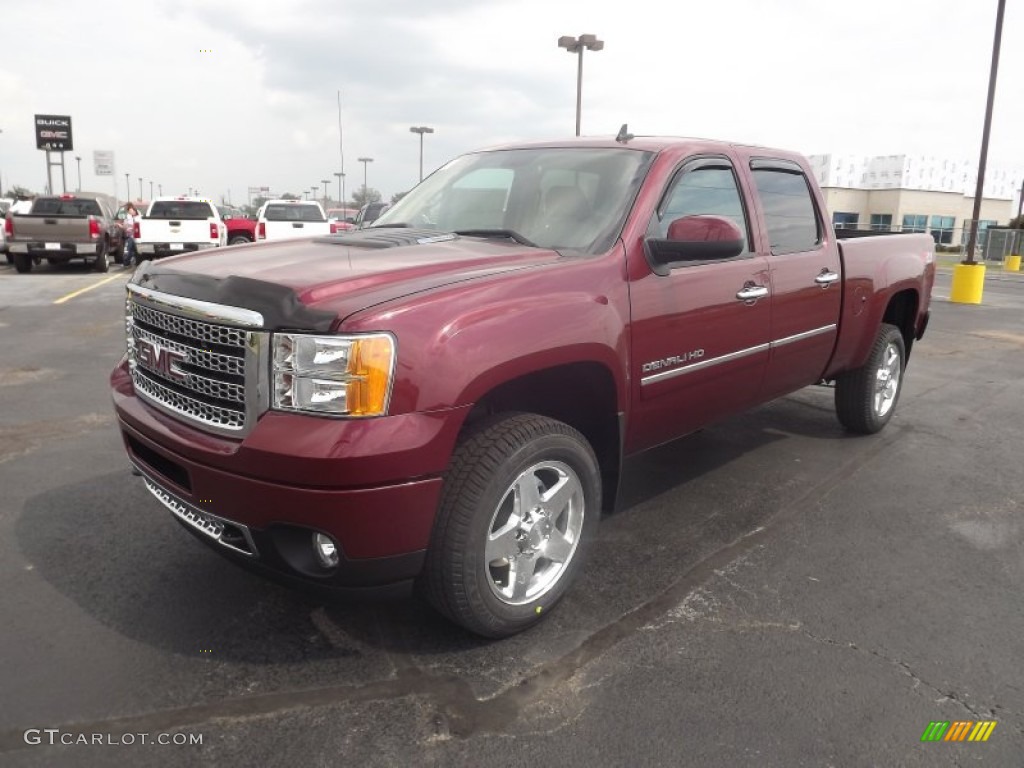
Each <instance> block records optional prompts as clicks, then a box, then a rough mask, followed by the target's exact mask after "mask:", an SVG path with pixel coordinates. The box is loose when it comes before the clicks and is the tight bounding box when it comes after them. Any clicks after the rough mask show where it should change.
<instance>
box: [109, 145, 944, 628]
mask: <svg viewBox="0 0 1024 768" xmlns="http://www.w3.org/2000/svg"><path fill="white" fill-rule="evenodd" d="M824 214H825V206H824V203H823V201H822V198H821V194H820V192H819V190H818V188H817V186H816V185H815V183H814V181H813V176H812V175H811V173H810V172H809V168H808V165H807V163H806V161H805V160H804V159H803V158H802V157H800V156H798V155H795V154H792V153H789V152H781V151H777V150H771V149H763V148H757V147H747V146H737V145H734V144H726V143H718V142H710V141H703V140H687V139H674V138H632V137H623V138H621V139H616V140H612V139H607V140H597V139H577V140H569V141H565V142H555V143H540V144H527V145H517V146H510V147H505V148H501V149H497V150H489V151H484V152H477V153H471V154H468V155H465V156H463V157H460V158H457V159H455V160H453V161H452V162H450V163H448V164H447V165H446V166H444V168H442V169H441V170H439V171H437V172H436V173H434V174H433V175H432V176H430V178H428V179H426V180H425V181H424V182H423V183H422V184H420V185H419V186H417V187H416V188H415V189H414V190H413V191H412V192H410V193H409V194H408V195H407V196H406V197H404V198H403V199H402V200H401V201H400V202H399V203H397V204H396V205H395V206H394V207H393V208H391V209H390V210H389V211H388V212H387V213H386V214H385V215H384V216H382V217H381V218H380V219H379V220H378V221H377V222H375V223H374V226H372V227H370V228H368V229H365V230H361V231H356V232H352V233H347V234H342V235H336V236H324V237H321V238H319V239H310V240H305V241H286V242H281V243H266V244H262V245H253V246H244V247H242V249H241V250H237V251H236V249H229V250H226V251H225V250H223V249H219V250H215V251H207V252H203V253H197V254H190V255H184V256H180V257H173V258H169V259H163V260H161V261H160V262H158V263H157V262H152V263H149V262H145V263H143V264H142V265H141V266H140V267H139V268H138V269H137V271H136V272H135V274H134V276H133V278H132V280H131V282H130V283H129V285H128V296H127V354H126V355H125V357H124V359H123V360H122V361H121V363H120V364H119V365H118V366H117V368H116V369H115V370H114V372H113V374H112V376H111V386H112V390H113V399H114V405H115V408H116V411H117V417H118V419H119V422H120V428H121V431H122V433H123V437H124V444H125V447H126V449H127V451H128V455H129V457H130V461H131V463H132V464H133V466H134V468H135V471H136V472H137V473H138V474H141V475H142V476H143V478H144V481H145V483H146V485H147V487H148V488H149V490H150V491H151V492H152V493H153V495H154V496H155V497H156V498H157V499H159V501H160V502H162V503H163V504H164V505H165V506H166V507H167V508H168V509H169V510H170V511H171V512H172V513H173V514H174V516H175V517H176V518H177V519H178V520H179V521H180V522H181V523H182V524H184V525H185V526H186V527H187V528H188V529H189V530H190V531H191V532H193V533H194V534H195V535H196V536H198V537H199V538H201V539H203V540H204V541H206V542H208V543H210V544H211V546H213V547H214V548H215V549H217V550H218V551H219V552H221V553H222V554H223V555H225V556H228V557H230V558H232V559H233V560H235V561H236V562H238V563H240V564H242V565H246V566H250V567H251V568H254V569H257V570H259V571H261V572H263V573H266V574H269V575H275V576H278V577H281V578H283V579H285V580H286V581H291V582H293V583H294V582H300V583H303V584H306V585H309V584H318V585H322V586H325V587H329V588H332V589H333V590H334V591H336V592H339V591H340V592H345V591H348V590H350V589H369V588H377V589H379V590H382V591H390V589H391V588H395V587H407V586H410V585H412V584H414V583H415V584H417V585H418V586H419V587H420V589H421V592H422V593H423V594H424V595H425V596H426V597H427V599H428V600H429V601H430V602H431V603H432V604H433V605H434V606H435V607H436V608H437V609H438V610H439V611H441V612H442V613H443V614H445V615H447V616H448V617H449V618H451V619H452V620H454V621H455V622H458V623H460V624H461V625H463V626H464V627H466V628H468V629H470V630H471V631H473V632H476V633H479V634H481V635H484V636H489V637H501V636H506V635H509V634H512V633H514V632H517V631H520V630H522V629H524V628H525V627H528V626H529V625H531V624H533V623H534V622H536V621H538V620H539V619H540V617H541V616H542V615H543V614H546V613H547V612H548V611H549V610H550V609H551V608H552V606H554V604H555V603H556V602H557V601H558V600H559V599H560V598H561V597H562V595H563V594H564V593H565V591H566V589H567V588H568V586H569V584H570V582H571V581H572V580H573V577H574V576H575V575H576V573H577V572H578V571H579V569H580V568H581V566H582V564H583V562H584V555H585V554H586V549H587V546H588V543H589V542H590V541H591V540H592V538H593V535H594V530H595V526H596V525H597V524H598V519H599V517H600V515H601V511H602V509H608V508H610V507H611V506H612V505H613V504H614V500H615V497H616V490H617V486H618V477H619V472H620V467H621V465H622V460H623V457H624V456H626V455H629V454H634V453H637V452H638V451H643V450H645V449H648V448H651V447H653V446H656V445H658V444H660V443H664V442H666V441H669V440H673V439H676V438H678V437H680V436H682V435H686V434H687V433H691V432H693V431H695V430H698V429H700V428H702V427H704V426H705V425H708V424H710V423H712V422H714V421H716V420H719V419H722V418H724V417H727V416H729V415H731V414H735V413H737V412H739V411H742V410H743V409H748V408H751V407H753V406H756V405H758V404H760V403H764V402H766V401H768V400H771V399H773V398H777V397H779V396H781V395H785V394H787V393H790V392H793V391H794V390H797V389H799V388H801V387H805V386H807V385H810V384H815V383H821V382H834V384H835V405H836V412H837V414H838V417H839V420H840V421H841V422H842V424H843V425H844V426H845V427H846V428H847V429H849V430H851V431H853V432H860V433H873V432H877V431H878V430H880V429H882V428H883V427H884V426H885V424H886V423H887V422H888V421H889V420H890V418H892V415H893V410H894V408H895V406H896V402H897V399H898V398H899V394H900V389H901V386H902V383H903V379H904V371H905V366H906V364H907V360H908V358H909V356H910V351H911V347H912V345H913V343H914V342H915V340H917V339H920V338H921V337H922V335H923V334H924V332H925V328H926V326H927V324H928V317H929V309H928V307H929V298H930V293H931V287H932V281H933V278H934V243H933V241H932V239H931V238H930V237H929V236H927V235H914V234H908V235H882V236H873V237H852V236H851V234H855V233H850V232H843V233H841V234H842V237H848V236H851V237H850V239H839V235H837V233H835V232H833V230H832V227H831V226H830V225H829V221H828V217H827V216H826V215H824ZM865 234H866V233H865ZM823 429H825V427H824V425H823Z"/></svg>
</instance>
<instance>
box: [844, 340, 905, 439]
mask: <svg viewBox="0 0 1024 768" xmlns="http://www.w3.org/2000/svg"><path fill="white" fill-rule="evenodd" d="M906 360H907V351H906V344H905V343H904V341H903V334H902V333H900V329H899V328H897V327H896V326H894V325H889V324H888V323H882V326H881V328H879V330H878V336H877V337H876V338H875V344H874V346H873V347H872V348H871V354H870V355H869V356H868V359H867V362H866V363H864V365H863V366H862V367H861V368H858V369H857V370H855V371H850V372H849V373H844V374H842V375H841V376H839V377H838V378H837V379H836V416H838V417H839V422H840V423H841V424H842V425H843V426H844V427H845V428H846V429H847V430H849V431H850V432H856V433H859V434H862V435H873V434H875V433H876V432H880V431H881V430H882V428H883V427H885V425H886V424H888V423H889V420H890V419H891V418H892V415H893V413H894V412H895V410H896V403H897V401H898V400H899V397H900V392H901V391H902V390H903V371H904V368H905V366H906Z"/></svg>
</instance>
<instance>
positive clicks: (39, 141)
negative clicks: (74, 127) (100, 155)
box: [36, 115, 75, 152]
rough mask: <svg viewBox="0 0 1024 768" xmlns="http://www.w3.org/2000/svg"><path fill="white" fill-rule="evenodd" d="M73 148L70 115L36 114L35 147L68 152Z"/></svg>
mask: <svg viewBox="0 0 1024 768" xmlns="http://www.w3.org/2000/svg"><path fill="white" fill-rule="evenodd" d="M74 148H75V145H74V142H73V141H72V138H71V117H70V115H36V149H45V150H47V151H48V152H70V151H71V150H73V149H74Z"/></svg>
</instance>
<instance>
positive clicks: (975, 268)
mask: <svg viewBox="0 0 1024 768" xmlns="http://www.w3.org/2000/svg"><path fill="white" fill-rule="evenodd" d="M984 289H985V265H984V264H977V263H975V264H957V265H956V266H955V267H953V285H952V287H951V288H950V291H949V300H950V301H952V302H953V303H955V304H981V294H982V292H983V291H984Z"/></svg>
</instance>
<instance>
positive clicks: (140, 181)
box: [139, 176, 142, 200]
mask: <svg viewBox="0 0 1024 768" xmlns="http://www.w3.org/2000/svg"><path fill="white" fill-rule="evenodd" d="M141 199H142V177H141V176H139V200H141Z"/></svg>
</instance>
